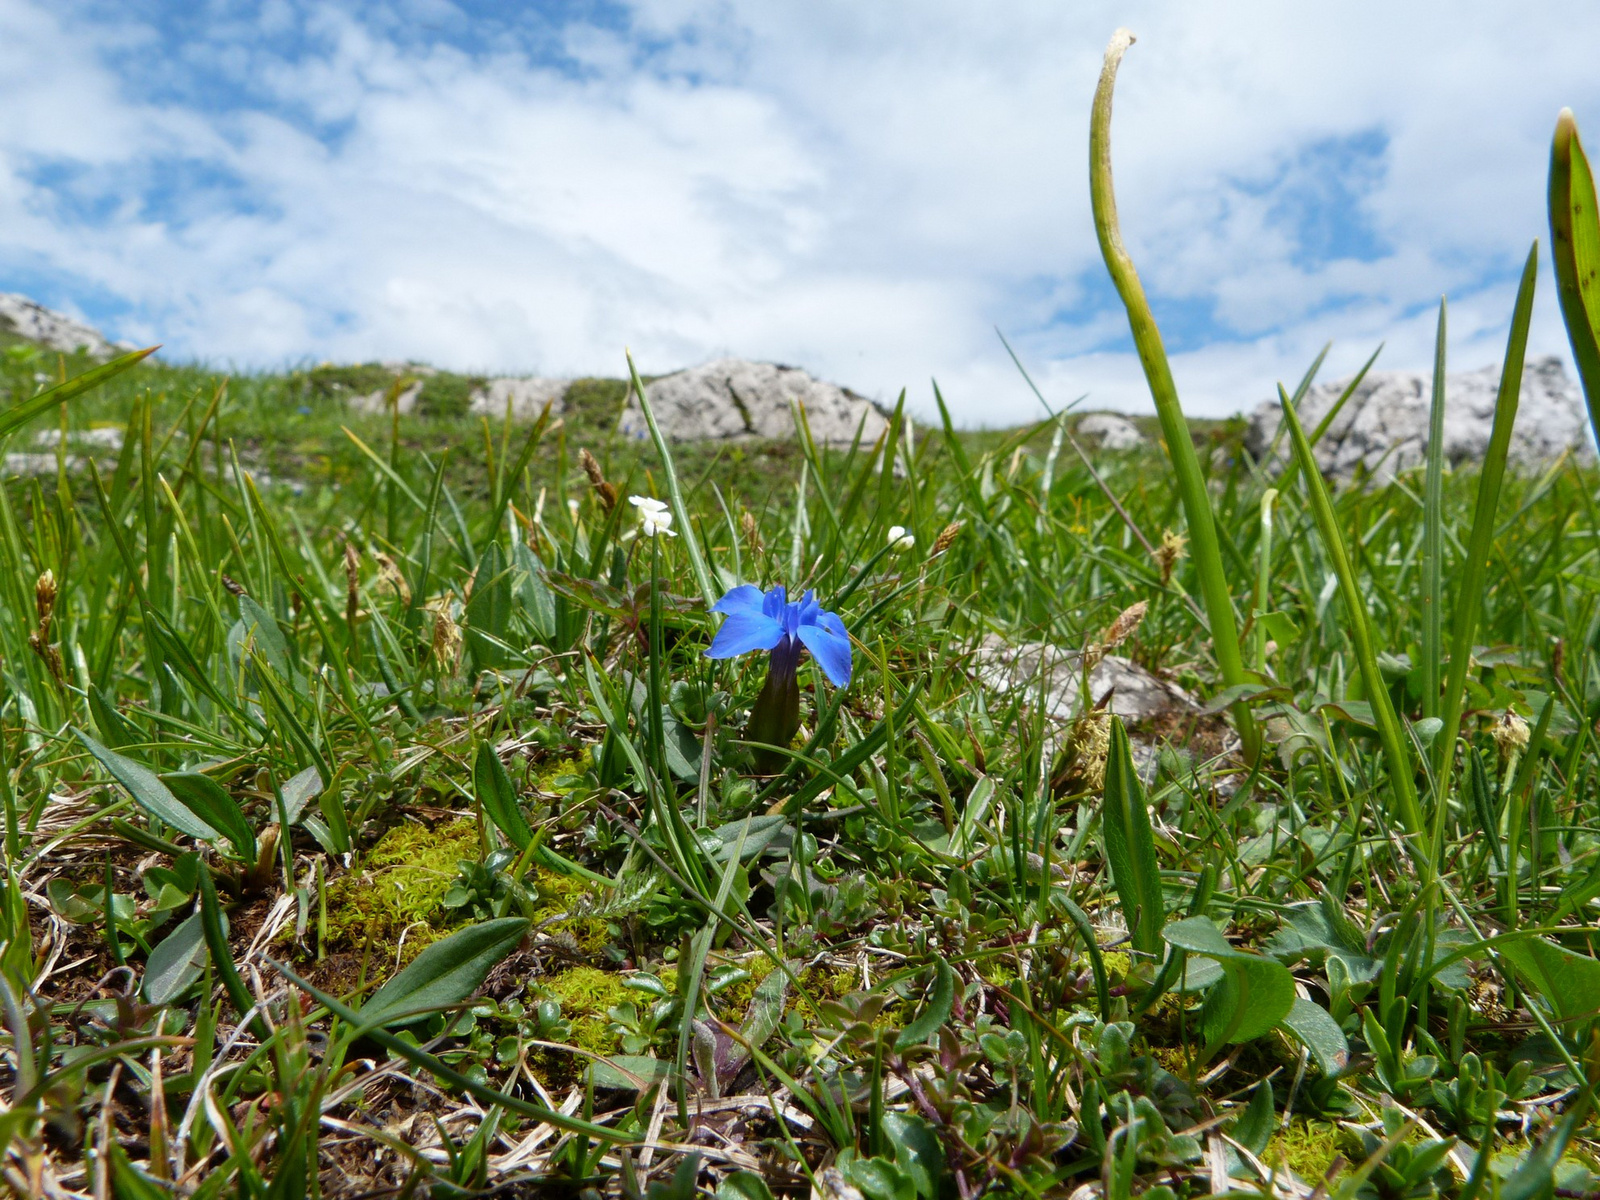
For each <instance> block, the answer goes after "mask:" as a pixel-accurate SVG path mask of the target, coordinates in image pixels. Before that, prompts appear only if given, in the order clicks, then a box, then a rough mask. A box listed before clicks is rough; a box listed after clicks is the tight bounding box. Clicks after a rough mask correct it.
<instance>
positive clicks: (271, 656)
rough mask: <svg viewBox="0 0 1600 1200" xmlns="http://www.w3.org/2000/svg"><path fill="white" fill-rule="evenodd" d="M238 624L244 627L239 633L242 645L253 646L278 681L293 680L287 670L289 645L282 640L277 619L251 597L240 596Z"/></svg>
mask: <svg viewBox="0 0 1600 1200" xmlns="http://www.w3.org/2000/svg"><path fill="white" fill-rule="evenodd" d="M239 623H240V624H241V625H242V626H243V627H244V628H243V630H242V631H241V632H242V634H243V644H244V645H249V646H254V647H255V652H256V653H257V654H259V655H261V657H262V658H264V659H266V660H267V663H268V665H269V666H271V667H272V669H273V670H274V671H275V672H277V675H278V678H279V679H282V680H284V681H285V682H288V681H291V680H293V679H294V675H293V674H292V673H291V672H290V670H289V643H288V642H287V641H285V640H284V636H283V630H281V629H279V628H278V622H277V619H276V618H275V617H273V615H272V614H271V613H269V612H268V611H267V610H266V609H264V608H262V607H261V605H259V604H257V603H256V602H255V600H254V599H252V598H251V597H249V596H240V597H239Z"/></svg>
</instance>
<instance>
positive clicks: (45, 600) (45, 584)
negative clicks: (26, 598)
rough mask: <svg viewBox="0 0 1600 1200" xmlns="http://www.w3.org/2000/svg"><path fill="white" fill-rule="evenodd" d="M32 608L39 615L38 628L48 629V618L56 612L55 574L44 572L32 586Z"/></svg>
mask: <svg viewBox="0 0 1600 1200" xmlns="http://www.w3.org/2000/svg"><path fill="white" fill-rule="evenodd" d="M33 606H34V608H35V609H37V610H38V613H39V628H40V630H45V629H48V628H49V625H50V617H51V615H52V614H53V613H54V612H55V611H56V573H55V572H54V571H49V570H47V571H45V573H44V574H43V575H41V576H39V579H38V581H37V582H36V583H35V584H34V585H33Z"/></svg>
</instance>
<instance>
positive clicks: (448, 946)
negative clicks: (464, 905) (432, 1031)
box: [361, 917, 529, 1025]
mask: <svg viewBox="0 0 1600 1200" xmlns="http://www.w3.org/2000/svg"><path fill="white" fill-rule="evenodd" d="M528 924H529V922H528V920H527V919H526V918H524V917H501V918H500V919H499V920H495V921H484V922H482V923H481V924H478V925H469V926H467V927H466V928H465V929H458V930H456V932H454V933H452V934H451V935H450V936H449V937H446V938H443V939H441V940H439V941H437V942H434V943H433V945H431V946H429V947H428V948H427V949H426V950H424V951H423V952H422V953H421V954H419V955H417V957H416V958H415V959H414V960H413V961H412V963H411V964H410V965H409V966H408V967H406V968H405V969H404V970H403V971H401V972H400V973H399V974H398V975H396V976H395V977H394V978H393V979H391V980H389V982H388V983H386V984H384V985H383V986H382V987H381V988H379V989H378V990H377V992H375V993H374V994H373V997H372V999H371V1000H368V1001H367V1003H366V1004H365V1005H363V1006H362V1008H361V1023H362V1024H363V1025H405V1024H409V1023H410V1022H412V1021H419V1020H421V1019H422V1018H423V1017H425V1016H428V1015H430V1014H431V1013H434V1012H437V1011H438V1010H439V1009H442V1008H448V1007H449V1006H450V1005H452V1004H459V1003H461V1001H463V1000H465V999H466V998H467V997H468V996H470V995H472V993H473V992H475V991H477V990H478V987H479V985H481V984H482V983H483V981H484V979H485V977H487V976H488V974H489V972H490V971H491V970H492V969H493V968H494V966H495V964H496V963H498V962H499V961H500V960H501V959H503V958H505V957H506V956H507V955H508V954H510V953H511V952H512V951H513V950H515V949H516V948H517V944H518V943H519V942H521V941H522V939H523V936H524V935H525V934H526V933H527V932H528Z"/></svg>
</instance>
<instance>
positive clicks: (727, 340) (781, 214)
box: [0, 0, 1600, 425]
mask: <svg viewBox="0 0 1600 1200" xmlns="http://www.w3.org/2000/svg"><path fill="white" fill-rule="evenodd" d="M87 11H88V10H83V11H75V10H73V9H72V8H71V7H70V6H68V7H66V8H63V7H62V6H60V5H53V4H52V5H47V4H46V3H44V2H43V0H0V111H3V112H5V113H6V114H7V117H6V120H5V122H4V124H3V126H0V288H6V287H12V288H23V289H24V290H26V284H28V283H29V282H33V283H36V284H38V283H40V281H44V282H48V281H51V280H55V281H57V282H56V286H55V287H54V288H52V289H50V290H51V293H52V294H51V295H49V296H46V297H44V298H46V299H56V300H60V299H61V298H63V297H72V296H73V295H75V294H76V295H78V296H80V297H81V299H80V304H79V306H80V307H81V308H86V309H90V310H94V309H95V308H96V307H98V308H100V309H102V310H104V311H105V312H107V313H108V314H110V315H111V319H109V320H108V321H107V323H108V324H109V325H111V327H112V332H114V333H116V334H118V335H122V336H132V337H136V338H142V339H151V340H160V341H163V342H164V343H165V344H166V345H167V346H168V347H169V348H170V350H171V352H172V353H174V354H177V355H180V356H182V355H194V356H200V357H206V358H211V359H215V360H219V361H232V362H237V363H244V364H258V365H277V364H281V363H283V362H285V361H292V360H297V359H302V358H306V357H317V358H322V357H328V358H335V359H364V358H375V357H382V358H389V357H410V356H414V357H419V358H425V359H428V360H430V361H434V362H438V363H440V364H442V365H450V366H457V367H463V368H492V369H504V370H516V369H538V370H543V371H549V372H561V373H588V372H596V373H615V372H616V371H617V370H618V367H619V364H620V361H621V351H622V348H623V347H624V346H629V347H631V348H632V349H633V350H634V352H635V354H636V356H637V357H638V358H639V360H640V364H641V367H643V368H644V369H647V370H650V369H653V370H663V369H670V368H672V367H675V366H680V365H684V364H686V363H689V362H693V361H696V360H698V359H702V358H705V357H708V356H710V355H712V354H717V353H723V352H731V353H737V354H742V355H748V356H752V357H768V358H775V359H779V360H782V361H789V362H799V363H802V364H804V365H806V366H807V367H810V368H811V369H813V370H815V371H817V372H819V373H821V374H824V375H827V376H830V377H832V378H835V379H838V380H839V381H841V382H844V383H848V384H850V385H852V386H854V387H856V388H858V389H860V390H863V391H866V392H868V393H869V394H876V395H878V396H880V397H883V398H886V399H892V397H893V396H894V394H895V393H896V392H897V391H898V390H899V389H900V387H902V386H905V387H907V388H909V389H910V391H911V395H912V397H913V402H914V403H915V404H916V406H917V408H918V409H919V410H920V411H921V412H923V413H924V414H926V413H929V412H930V411H931V408H932V404H931V395H930V392H929V389H928V386H927V380H928V378H929V377H930V376H937V377H938V378H939V379H940V381H941V385H942V386H943V387H944V390H945V393H946V395H947V397H948V398H949V399H950V400H951V402H952V406H953V408H954V409H955V411H956V413H957V415H958V417H959V418H961V419H964V420H966V421H968V422H970V423H973V424H980V423H981V424H989V425H995V424H1001V423H1005V422H1009V421H1015V420H1019V419H1024V418H1027V417H1030V416H1033V415H1036V414H1037V413H1038V407H1037V404H1036V402H1035V401H1034V400H1033V398H1032V397H1031V394H1030V393H1029V392H1028V391H1027V389H1026V387H1025V386H1024V385H1023V383H1022V381H1021V380H1020V379H1019V378H1018V377H1017V375H1016V373H1015V371H1014V370H1013V369H1012V367H1011V366H1010V363H1009V360H1008V359H1007V357H1006V355H1005V352H1004V350H1003V348H1002V347H1001V346H1000V344H999V341H998V339H997V338H995V337H994V334H993V327H994V326H995V325H997V324H998V325H1000V326H1001V327H1002V328H1004V329H1005V331H1006V332H1007V334H1008V335H1009V336H1011V338H1012V340H1013V343H1014V344H1015V345H1017V347H1018V349H1019V352H1021V353H1022V354H1023V356H1024V359H1025V361H1026V362H1027V363H1028V364H1029V366H1030V367H1031V368H1033V369H1034V370H1035V373H1036V377H1037V378H1038V379H1039V380H1040V381H1041V384H1042V385H1043V386H1045V387H1046V388H1047V394H1049V395H1050V396H1051V397H1052V401H1053V402H1055V401H1059V402H1062V403H1065V402H1067V401H1070V400H1072V399H1074V398H1076V397H1077V396H1078V395H1079V394H1081V393H1082V392H1084V391H1089V392H1090V393H1091V400H1090V402H1091V403H1094V404H1105V405H1110V406H1115V407H1123V408H1129V409H1139V408H1148V406H1149V405H1148V398H1147V396H1146V393H1145V391H1144V385H1143V380H1142V377H1141V376H1140V374H1139V372H1138V366H1137V362H1136V360H1134V358H1133V357H1132V355H1131V354H1128V353H1126V352H1123V351H1122V350H1121V349H1120V347H1121V346H1122V344H1123V339H1124V338H1125V330H1126V326H1125V322H1124V320H1123V318H1122V316H1121V314H1120V311H1119V310H1117V309H1115V308H1114V307H1109V306H1108V304H1107V295H1108V293H1107V290H1106V289H1105V287H1104V286H1103V282H1102V278H1101V272H1102V268H1101V267H1100V266H1099V255H1098V251H1097V249H1096V246H1095V240H1094V235H1093V229H1092V226H1091V224H1090V217H1089V206H1088V194H1087V186H1086V178H1085V168H1086V158H1087V152H1086V142H1087V114H1088V103H1089V97H1090V95H1091V93H1092V91H1093V87H1094V83H1095V79H1096V76H1097V74H1098V70H1099V61H1100V52H1101V49H1102V48H1103V46H1104V43H1105V41H1106V39H1107V37H1108V36H1109V34H1110V32H1111V30H1112V29H1113V28H1114V27H1115V25H1116V24H1118V23H1119V21H1124V20H1126V21H1129V22H1130V23H1132V24H1134V26H1135V29H1136V32H1137V33H1138V34H1139V35H1140V41H1139V44H1138V45H1137V46H1135V48H1134V49H1133V50H1132V51H1131V52H1130V54H1129V56H1128V59H1127V61H1126V63H1125V64H1124V67H1123V72H1122V79H1121V81H1120V85H1119V91H1118V103H1117V114H1116V125H1115V149H1116V165H1117V180H1118V190H1119V202H1120V206H1121V210H1122V217H1123V224H1124V230H1125V233H1126V236H1127V240H1128V243H1129V246H1130V249H1131V250H1132V252H1133V254H1134V256H1135V258H1136V260H1137V261H1138V263H1139V265H1140V269H1141V272H1142V274H1143V276H1144V278H1145V280H1146V284H1147V286H1148V287H1149V289H1150V291H1151V293H1152V295H1153V297H1154V298H1155V302H1156V308H1157V315H1158V317H1159V318H1162V319H1163V321H1164V323H1165V324H1166V326H1167V328H1168V330H1169V334H1170V335H1171V341H1172V344H1173V346H1174V347H1175V349H1176V351H1177V352H1176V353H1175V354H1174V371H1175V373H1176V375H1177V378H1178V382H1179V386H1180V389H1181V390H1182V391H1183V394H1184V396H1185V400H1186V404H1187V406H1188V407H1189V408H1190V409H1191V410H1192V411H1195V412H1213V413H1215V412H1224V411H1230V410H1234V409H1238V408H1240V407H1248V406H1249V405H1250V404H1252V403H1254V402H1255V401H1256V400H1258V399H1261V398H1264V397H1266V396H1267V395H1269V394H1270V393H1271V389H1272V385H1273V383H1274V382H1275V381H1276V380H1277V379H1279V378H1282V379H1285V380H1286V381H1292V380H1293V379H1294V378H1296V377H1298V375H1299V373H1300V372H1301V371H1302V370H1303V369H1304V365H1305V364H1306V363H1307V362H1309V360H1310V359H1311V357H1312V356H1313V355H1314V354H1315V353H1316V350H1317V349H1318V348H1319V347H1320V345H1321V344H1322V342H1323V341H1324V340H1326V339H1328V338H1334V339H1336V340H1337V345H1336V348H1335V351H1334V354H1333V355H1332V356H1331V357H1330V362H1329V368H1328V369H1329V371H1330V372H1331V373H1337V372H1339V371H1347V370H1351V369H1354V367H1355V366H1356V365H1358V364H1359V362H1360V361H1361V360H1362V359H1364V358H1365V357H1366V355H1367V354H1368V353H1370V350H1371V348H1372V347H1373V346H1374V345H1376V343H1377V342H1378V341H1380V340H1386V342H1387V348H1386V350H1385V354H1384V358H1383V360H1382V361H1383V362H1384V363H1385V364H1386V365H1390V366H1416V367H1421V366H1424V365H1426V363H1427V362H1428V361H1429V360H1430V357H1431V343H1432V323H1433V313H1432V309H1431V305H1432V304H1433V303H1434V302H1435V301H1436V298H1437V296H1438V295H1439V294H1440V293H1441V292H1446V291H1448V292H1450V293H1451V295H1452V332H1453V339H1452V354H1453V360H1454V362H1455V363H1457V364H1458V365H1461V366H1464V367H1470V366H1477V365H1481V364H1482V363H1483V362H1486V361H1491V360H1493V359H1495V358H1497V357H1498V356H1499V354H1500V352H1501V348H1502V343H1503V340H1504V326H1505V322H1506V319H1507V317H1508V315H1509V310H1510V305H1511V293H1512V290H1513V288H1514V281H1515V273H1516V270H1517V268H1518V266H1519V265H1520V262H1521V258H1522V255H1523V254H1524V253H1525V252H1526V248H1527V244H1528V242H1529V241H1530V240H1531V239H1532V238H1533V237H1535V236H1542V235H1543V234H1544V231H1545V229H1544V216H1543V207H1542V192H1543V182H1544V167H1545V155H1546V154H1547V145H1548V143H1547V138H1548V136H1549V131H1550V128H1551V126H1552V124H1553V118H1554V114H1555V111H1556V109H1557V108H1559V107H1560V106H1561V105H1562V104H1570V105H1572V106H1573V107H1574V108H1576V109H1577V110H1578V112H1579V116H1580V119H1583V118H1584V117H1585V116H1586V115H1587V114H1594V115H1593V121H1595V122H1600V79H1596V78H1595V77H1594V76H1593V72H1592V69H1591V63H1590V57H1591V56H1590V55H1589V54H1588V52H1587V49H1588V48H1589V47H1592V46H1593V45H1594V44H1595V37H1594V35H1595V34H1596V33H1597V32H1600V13H1596V12H1594V10H1592V9H1590V8H1588V7H1586V6H1581V5H1578V4H1575V3H1569V4H1566V5H1547V6H1541V7H1539V8H1538V9H1537V10H1530V11H1528V12H1520V11H1517V10H1513V9H1511V8H1509V7H1506V6H1501V5H1491V4H1470V3H1468V4H1462V3H1454V4H1448V5H1446V4H1416V5H1406V6H1394V5H1383V6H1380V5H1376V4H1364V3H1332V4H1326V5H1320V6H1303V5H1295V6H1286V5H1281V4H1274V3H1267V2H1265V0H1261V2H1259V3H1239V2H1229V3H1221V2H1220V0H1216V2H1213V3H1200V4H1191V5H1182V6H1178V5H1173V6H1163V7H1162V8H1160V9H1159V10H1155V9H1151V10H1150V11H1148V12H1146V11H1144V10H1143V9H1140V10H1136V11H1133V12H1132V13H1131V15H1130V10H1129V9H1128V8H1127V6H1119V5H1111V4H1106V3H1099V4H1080V5H1074V6H1064V5H1060V4H1057V3H1053V2H1046V0H1039V2H1037V3H1031V2H1023V0H1017V2H1016V3H1009V4H1006V5H1003V6H997V5H983V6H974V5H970V4H963V3H957V2H956V0H919V2H918V3H916V4H910V3H906V4H874V5H861V4H853V3H844V2H842V0H839V2H830V3H821V2H812V3H805V4H800V3H773V2H770V0H749V2H748V3H719V2H717V0H639V2H638V3H636V4H635V5H634V6H633V8H632V9H631V19H630V20H629V21H628V22H624V23H623V24H622V25H621V26H620V27H616V26H613V27H600V26H596V25H581V24H571V25H568V26H567V27H565V28H563V29H559V30H555V31H553V33H552V31H550V30H548V29H546V30H543V31H542V32H539V31H534V32H533V33H530V32H529V31H530V30H531V29H532V28H533V26H536V25H537V23H538V18H537V15H536V14H535V13H533V12H532V11H531V10H530V11H529V12H527V13H524V14H521V15H520V16H518V17H515V18H514V19H513V20H511V21H510V22H509V23H508V24H507V25H505V26H503V27H494V28H487V27H483V26H482V23H481V22H479V23H478V24H476V25H474V24H472V23H470V22H468V21H467V20H466V19H465V18H464V17H463V16H462V15H461V14H460V13H459V12H457V11H456V10H454V9H453V8H451V7H450V6H449V5H445V4H439V3H435V4H431V5H429V6H427V11H423V10H422V9H421V8H418V6H416V5H409V6H406V7H405V8H404V9H402V8H401V7H400V6H390V7H389V8H387V9H384V8H377V7H374V8H369V9H365V10H359V11H358V10H356V9H353V8H352V9H345V8H340V7H334V6H329V5H312V6H299V5H296V4H293V3H289V2H288V0H276V2H275V3H273V4H271V5H267V6H264V7H262V8H261V10H260V12H259V13H258V14H252V13H251V12H250V11H248V10H244V9H240V10H238V11H235V10H233V9H230V8H229V7H228V6H227V5H221V6H218V11H217V12H216V13H213V15H212V16H211V17H210V18H209V19H208V22H202V23H200V24H196V25H193V26H191V27H190V28H191V29H194V30H198V31H199V32H198V33H193V34H192V35H191V36H190V38H189V41H187V42H186V43H182V44H176V45H175V44H174V43H173V42H172V41H171V40H170V39H169V38H167V37H164V36H163V31H162V30H161V29H159V28H156V27H155V26H154V22H151V23H147V24H141V23H140V22H139V21H138V20H136V19H135V18H133V17H128V16H119V17H116V18H107V17H105V16H104V15H103V14H104V11H105V10H96V11H98V12H100V13H101V14H102V15H101V17H100V19H99V20H97V21H91V20H89V19H88V17H87V16H86V15H85V14H86V13H87ZM434 29H437V30H439V31H442V32H440V33H439V34H438V35H437V36H434V37H433V38H432V40H429V37H428V36H424V35H423V34H419V32H418V31H419V30H421V31H427V30H434ZM1552 31H1558V32H1557V33H1555V34H1552ZM447 37H456V38H457V39H458V41H457V42H456V43H452V42H450V41H448V40H446V38H447ZM469 38H475V39H476V40H466V39H469ZM550 45H558V46H559V47H560V48H561V50H562V52H563V53H564V54H565V55H566V56H567V61H566V62H563V63H551V62H549V61H541V59H540V54H542V53H543V52H544V51H543V49H541V48H547V47H548V46H550ZM1595 128H1597V129H1600V124H1596V125H1595ZM1360 137H1364V138H1367V139H1368V141H1370V142H1373V143H1374V144H1376V145H1379V146H1381V153H1379V155H1378V156H1377V157H1376V159H1370V160H1367V161H1363V162H1361V163H1360V164H1355V165H1359V167H1360V170H1359V172H1355V165H1352V171H1353V172H1355V174H1357V175H1359V178H1353V179H1352V181H1351V182H1350V184H1349V187H1348V189H1347V190H1346V193H1345V194H1344V195H1342V196H1341V195H1336V194H1335V193H1336V192H1337V189H1336V188H1334V185H1335V184H1336V183H1337V182H1338V178H1339V177H1338V176H1337V174H1330V173H1329V170H1330V169H1329V167H1328V164H1327V163H1325V162H1323V163H1311V162H1309V160H1308V158H1307V156H1308V155H1314V154H1315V152H1316V150H1317V148H1318V147H1326V146H1327V145H1329V144H1341V143H1343V142H1345V141H1348V139H1351V138H1360ZM1318 188H1322V189H1324V191H1326V192H1327V195H1326V196H1325V197H1324V200H1323V205H1324V207H1325V208H1326V207H1329V206H1333V207H1337V208H1338V209H1339V213H1337V214H1331V215H1341V214H1343V213H1344V212H1345V211H1346V210H1348V212H1349V213H1350V214H1352V215H1353V217H1354V218H1358V219H1359V220H1358V222H1357V223H1358V224H1360V226H1361V227H1362V228H1363V229H1364V230H1365V231H1366V232H1367V233H1368V234H1369V235H1370V238H1369V240H1370V241H1371V242H1372V243H1373V244H1374V245H1375V246H1377V247H1380V248H1381V249H1382V251H1383V252H1382V253H1379V254H1377V255H1376V256H1373V255H1370V254H1369V255H1367V256H1365V258H1366V261H1361V260H1358V259H1355V258H1335V259H1333V260H1331V261H1329V260H1327V259H1326V258H1319V257H1318V256H1316V255H1311V256H1309V257H1308V256H1307V254H1306V253H1305V247H1302V246H1301V245H1299V243H1298V241H1297V238H1296V235H1295V230H1294V228H1293V224H1292V222H1291V221H1286V218H1285V215H1284V211H1283V210H1284V206H1285V204H1286V203H1289V202H1290V201H1291V200H1294V199H1295V198H1296V196H1299V195H1300V193H1303V192H1305V191H1306V190H1307V189H1311V190H1312V191H1313V193H1316V189H1318ZM1328 189H1334V190H1333V191H1328ZM1314 198H1315V197H1313V200H1314ZM1303 199H1304V197H1303V196H1301V200H1302V201H1303ZM1312 207H1313V209H1315V207H1316V205H1315V203H1313V204H1312ZM1320 215H1321V216H1322V217H1323V218H1324V219H1326V218H1328V217H1329V216H1330V213H1327V212H1323V213H1321V214H1320ZM1545 299H1546V302H1545V303H1543V304H1541V305H1540V306H1539V309H1538V311H1537V313H1536V324H1535V334H1534V348H1535V349H1536V350H1541V351H1555V350H1563V349H1564V336H1563V334H1562V331H1561V328H1560V323H1559V316H1558V314H1557V312H1556V309H1555V305H1554V304H1553V303H1551V302H1549V293H1548V291H1547V292H1546V295H1545ZM1062 314H1070V319H1069V320H1063V319H1060V317H1061V315H1062Z"/></svg>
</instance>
